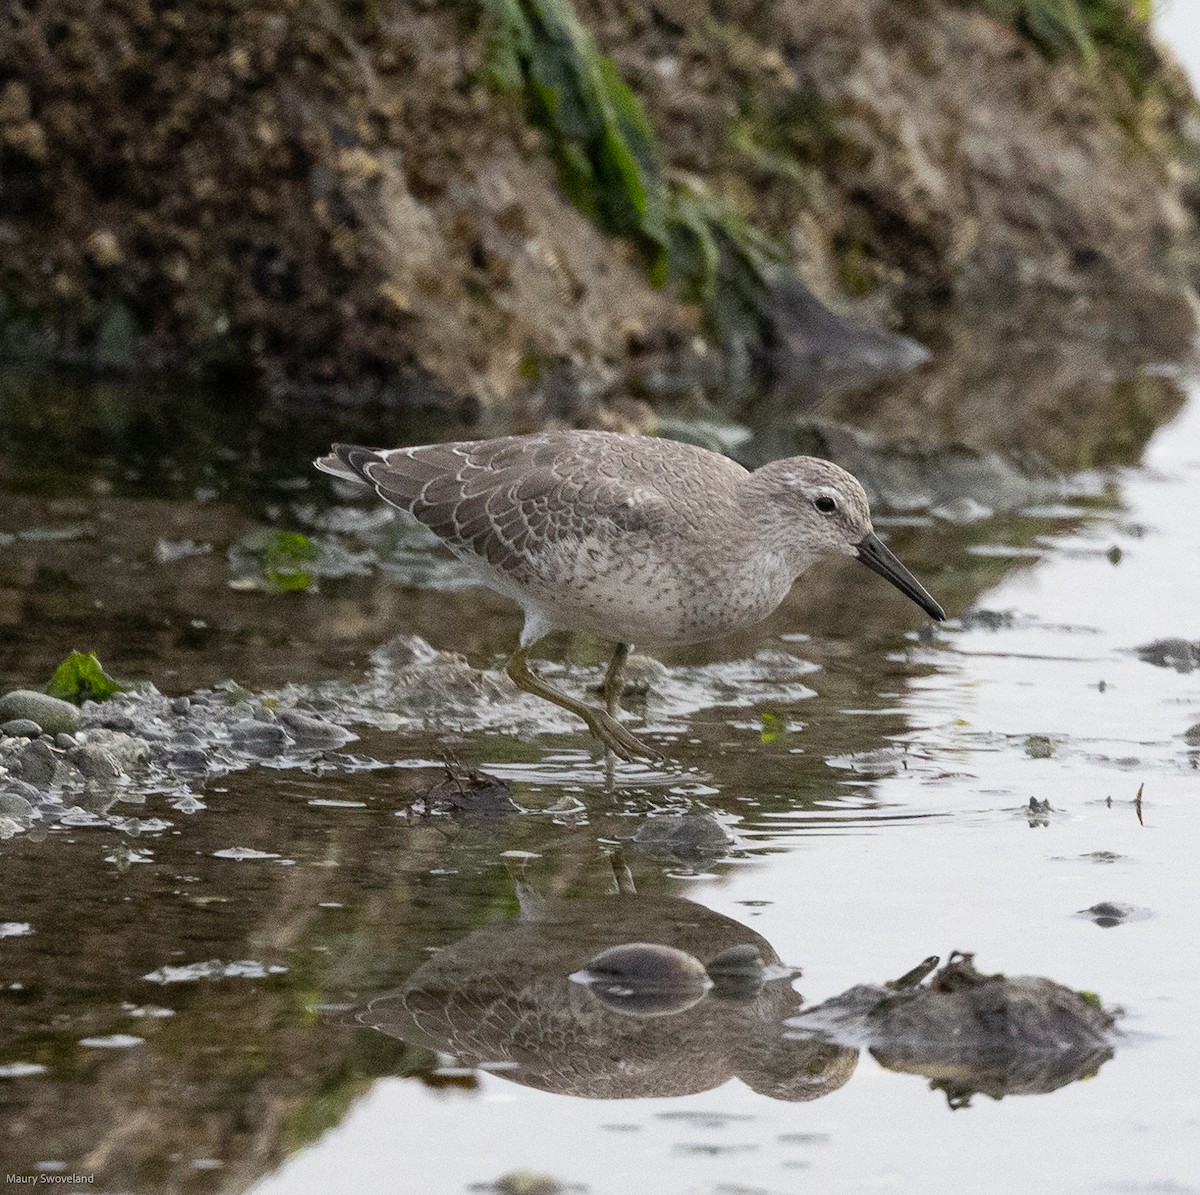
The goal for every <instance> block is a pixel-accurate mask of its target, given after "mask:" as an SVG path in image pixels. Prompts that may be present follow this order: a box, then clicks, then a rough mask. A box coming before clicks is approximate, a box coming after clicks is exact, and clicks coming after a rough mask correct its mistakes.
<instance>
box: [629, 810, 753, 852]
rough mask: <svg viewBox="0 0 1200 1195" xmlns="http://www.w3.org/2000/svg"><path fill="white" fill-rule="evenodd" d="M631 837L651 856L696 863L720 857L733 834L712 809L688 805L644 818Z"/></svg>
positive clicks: (732, 839) (731, 842) (732, 840)
mask: <svg viewBox="0 0 1200 1195" xmlns="http://www.w3.org/2000/svg"><path fill="white" fill-rule="evenodd" d="M633 841H634V842H635V843H636V844H637V847H638V849H639V850H641V851H644V852H645V853H646V854H647V855H649V856H650V857H651V858H654V859H660V860H664V861H668V862H670V861H678V862H681V863H688V864H697V863H704V862H710V861H712V860H713V859H717V858H720V856H722V855H724V854H725V852H726V851H727V850H728V849H729V847H730V846H731V845H732V844H733V842H734V837H733V835H732V834H731V833H730V832H729V830H728V829H727V828H726V827H725V826H724V825H722V824H721V822H719V821H718V820H717V819H716V818H715V817H714V816H713V815H712V814H711V813H706V812H704V811H703V810H699V809H689V810H688V811H687V812H686V813H667V814H660V815H658V816H656V817H649V818H647V819H646V820H645V821H644V822H643V823H642V824H641V825H640V826H639V827H638V828H637V831H636V833H635V834H634V836H633Z"/></svg>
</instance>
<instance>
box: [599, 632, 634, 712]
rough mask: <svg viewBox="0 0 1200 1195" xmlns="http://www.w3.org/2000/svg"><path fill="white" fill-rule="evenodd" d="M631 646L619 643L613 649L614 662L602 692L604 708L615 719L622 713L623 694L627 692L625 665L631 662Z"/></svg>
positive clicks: (601, 687) (601, 688) (605, 677)
mask: <svg viewBox="0 0 1200 1195" xmlns="http://www.w3.org/2000/svg"><path fill="white" fill-rule="evenodd" d="M630 650H631V649H630V645H629V644H628V643H618V644H617V646H616V647H614V648H613V654H612V660H611V661H610V662H609V665H608V672H606V673H605V675H604V684H602V685H601V686H600V692H601V693H603V694H604V708H605V709H606V710H608V713H609V717H612V718H615V717H616V716H617V714H619V713H620V712H621V694H622V693H624V692H625V665H626V663H627V662H628V660H629V652H630Z"/></svg>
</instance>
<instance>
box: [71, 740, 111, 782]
mask: <svg viewBox="0 0 1200 1195" xmlns="http://www.w3.org/2000/svg"><path fill="white" fill-rule="evenodd" d="M67 761H68V762H69V763H70V764H71V765H72V766H73V767H74V768H75V769H76V770H77V771H78V772H79V774H80V775H81V776H82V777H83V778H84V779H85V780H93V781H96V782H97V783H101V784H103V783H112V782H113V781H114V780H117V779H119V778H120V776H121V775H122V772H121V769H120V768H119V767H118V766H117V764H116V762H115V761H114V760H113V758H112V756H111V755H108V754H106V753H105V752H104V751H101V750H100V748H99V747H76V748H75V750H74V751H71V752H70V753H68V755H67Z"/></svg>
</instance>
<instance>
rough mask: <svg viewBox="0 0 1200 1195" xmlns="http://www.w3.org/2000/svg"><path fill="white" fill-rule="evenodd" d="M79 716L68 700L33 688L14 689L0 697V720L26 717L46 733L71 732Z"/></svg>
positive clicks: (76, 725)
mask: <svg viewBox="0 0 1200 1195" xmlns="http://www.w3.org/2000/svg"><path fill="white" fill-rule="evenodd" d="M79 717H80V715H79V710H78V709H76V708H75V706H73V705H72V704H71V703H70V702H69V701H62V700H61V699H59V698H58V697H51V696H50V695H49V694H48V693H38V692H37V691H36V690H33V689H14V690H13V692H11V693H5V695H4V696H3V697H0V722H10V721H12V720H13V719H14V718H28V719H29V720H30V721H31V722H36V723H37V724H38V726H40V727H41V728H42V730H44V731H45V732H46V733H47V734H73V733H74V732H75V731H76V730H77V729H78V728H79Z"/></svg>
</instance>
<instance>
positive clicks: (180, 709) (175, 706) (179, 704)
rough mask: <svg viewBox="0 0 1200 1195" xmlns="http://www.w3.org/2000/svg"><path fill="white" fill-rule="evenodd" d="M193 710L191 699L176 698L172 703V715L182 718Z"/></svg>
mask: <svg viewBox="0 0 1200 1195" xmlns="http://www.w3.org/2000/svg"><path fill="white" fill-rule="evenodd" d="M191 708H192V702H191V698H189V697H176V698H174V700H172V702H171V713H173V714H179V715H180V717H182V716H183V715H184V714H186V713H188V712H189V711H190V710H191Z"/></svg>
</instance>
